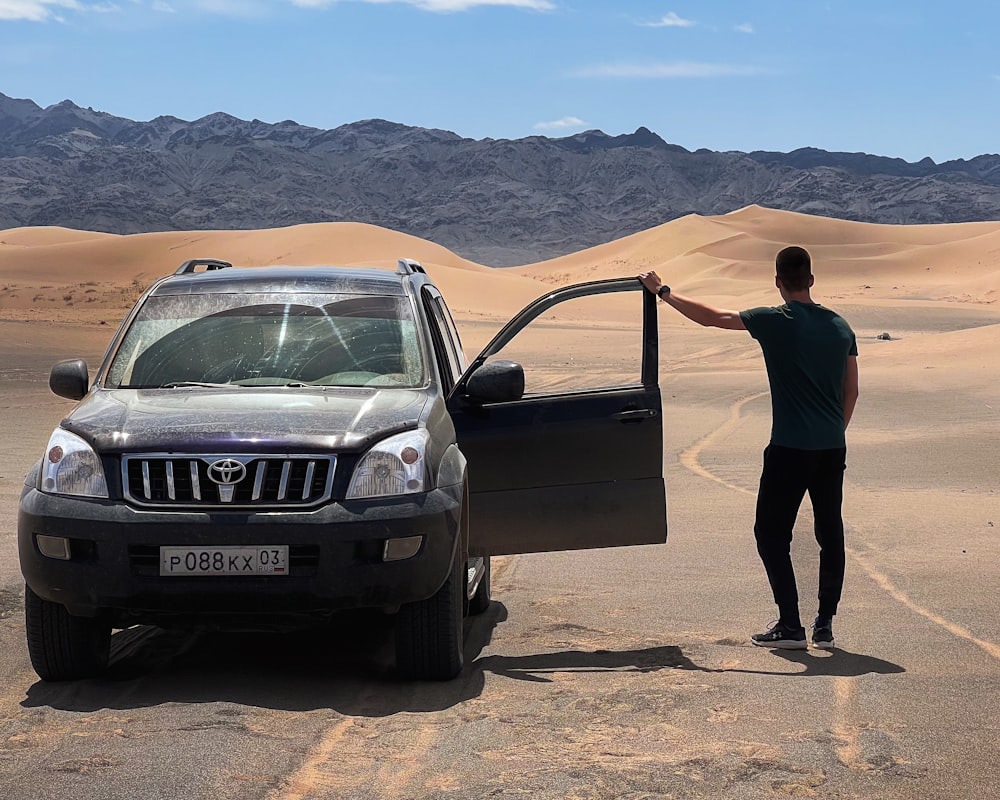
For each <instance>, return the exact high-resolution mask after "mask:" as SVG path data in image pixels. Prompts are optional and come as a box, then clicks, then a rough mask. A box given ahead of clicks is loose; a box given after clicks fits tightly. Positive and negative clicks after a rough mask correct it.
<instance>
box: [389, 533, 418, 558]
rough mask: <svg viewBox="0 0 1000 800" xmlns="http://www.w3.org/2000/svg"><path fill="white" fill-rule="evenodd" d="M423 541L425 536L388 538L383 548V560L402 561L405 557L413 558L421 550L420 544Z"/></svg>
mask: <svg viewBox="0 0 1000 800" xmlns="http://www.w3.org/2000/svg"><path fill="white" fill-rule="evenodd" d="M423 542H424V537H423V536H407V537H406V538H405V539H386V540H385V547H384V548H383V549H382V560H383V561H402V560H403V559H404V558H412V557H413V556H415V555H416V554H417V553H418V552H419V551H420V545H421V544H423Z"/></svg>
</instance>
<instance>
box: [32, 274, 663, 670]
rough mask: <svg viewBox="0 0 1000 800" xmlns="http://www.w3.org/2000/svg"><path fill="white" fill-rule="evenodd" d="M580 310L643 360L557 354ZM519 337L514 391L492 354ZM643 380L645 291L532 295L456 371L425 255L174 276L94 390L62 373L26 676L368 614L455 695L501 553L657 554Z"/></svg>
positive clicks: (647, 323)
mask: <svg viewBox="0 0 1000 800" xmlns="http://www.w3.org/2000/svg"><path fill="white" fill-rule="evenodd" d="M619 293H632V296H631V301H630V302H631V303H632V306H630V307H629V308H627V309H623V308H619V304H616V302H612V300H611V299H610V298H608V295H609V294H614V295H615V298H614V299H615V300H616V301H621V300H623V299H624V295H619ZM595 299H596V300H597V301H598V302H599V303H605V301H607V308H608V309H609V313H611V312H614V313H613V314H611V315H612V317H614V320H612V321H611V322H609V323H608V325H607V330H606V331H598V335H599V336H602V337H605V338H608V339H609V341H610V340H613V339H614V338H615V337H616V336H619V335H627V336H628V337H629V339H630V341H632V342H633V345H631V347H632V349H633V350H634V352H632V353H631V354H630V355H629V356H625V355H624V353H622V354H618V353H616V354H615V356H614V358H613V359H611V360H610V361H609V362H608V363H605V364H603V365H598V366H597V367H596V368H595V371H594V372H593V373H591V372H588V371H587V368H586V367H585V365H579V364H574V363H573V357H572V353H566V352H565V348H564V347H559V346H558V344H559V340H560V338H566V337H569V339H572V338H573V337H574V336H575V335H577V334H575V333H574V332H573V331H574V330H580V331H582V332H581V333H580V334H579V335H580V336H584V335H589V334H590V333H592V330H590V326H589V325H587V324H584V325H578V326H577V328H574V323H573V320H572V317H573V315H572V313H569V315H568V317H567V319H563V318H562V317H561V316H560V315H559V314H558V313H554V312H555V309H556V307H557V306H559V307H560V308H562V306H561V305H560V304H563V303H567V301H572V300H577V301H584V300H590V301H593V300H595ZM567 320H568V321H567ZM615 320H618V321H617V322H616V321H615ZM623 320H624V321H623ZM532 322H535V324H537V325H538V326H540V333H539V336H537V337H535V338H534V339H533V340H532V339H531V337H529V341H528V345H527V347H526V348H522V349H523V351H524V355H526V356H528V357H529V360H530V359H531V358H534V359H535V360H537V361H539V362H541V367H540V368H539V369H538V370H537V371H536V372H532V373H531V374H530V376H529V379H528V384H529V385H528V386H527V387H526V377H525V375H526V373H525V367H524V366H523V365H522V363H518V362H517V361H514V360H512V359H511V358H509V357H506V356H505V349H506V348H507V347H508V346H510V345H511V343H512V342H513V341H516V340H518V339H521V334H522V333H523V331H524V330H526V329H530V328H531V327H532V326H531V325H530V324H529V323H532ZM626 328H631V329H633V330H632V332H631V333H628V334H625V333H623V331H624V330H625V329H626ZM522 341H523V340H522ZM532 341H534V342H535V344H532V343H531V342H532ZM514 350H515V351H517V348H516V347H515V348H514ZM567 356H568V357H569V359H568V361H567ZM519 360H520V361H521V362H525V358H523V357H522V358H520V359H519ZM619 360H622V361H629V360H631V362H632V365H633V366H632V367H624V368H622V367H621V366H620V364H619V363H618V362H619ZM656 365H657V331H656V307H655V302H654V298H653V296H652V295H650V294H649V293H648V292H644V291H642V287H641V285H640V283H639V282H638V281H637V280H635V279H632V278H629V279H620V280H610V281H597V282H593V283H587V284H580V285H577V286H572V287H569V288H566V289H561V290H557V291H554V292H552V293H551V294H548V295H546V296H545V297H543V298H541V299H539V300H537V301H535V303H533V304H532V305H530V306H528V308H526V309H525V310H524V311H522V312H521V313H520V314H519V315H518V316H517V317H515V318H514V320H512V321H511V322H510V323H508V325H507V326H506V327H505V328H503V329H502V331H501V332H500V333H499V334H498V335H497V336H496V338H495V339H494V340H493V342H492V343H491V344H490V345H489V346H488V347H487V348H486V349H485V350H484V351H483V353H482V354H481V355H480V356H479V357H478V358H476V359H475V360H474V361H473V362H472V364H471V365H467V363H466V360H465V357H464V355H463V350H462V345H461V342H460V340H459V336H458V331H457V329H456V327H455V324H454V322H453V320H452V317H451V314H450V312H449V311H448V308H447V306H446V305H445V302H444V298H443V297H442V295H441V293H440V291H439V290H438V289H437V287H436V286H435V285H434V283H433V282H432V281H431V279H430V278H429V277H428V276H427V274H426V273H425V271H424V269H423V267H422V266H421V265H420V264H418V263H417V262H414V261H410V260H401V261H400V262H399V265H398V268H397V270H396V271H395V272H392V271H390V270H381V269H354V268H339V267H254V268H233V267H232V266H231V265H230V264H228V263H226V262H223V261H217V260H213V259H198V260H193V261H188V262H186V263H185V264H183V265H182V266H181V267H180V268H179V269H178V270H177V272H176V273H175V274H173V275H170V276H168V277H165V278H162V279H161V280H159V281H157V282H156V283H154V284H153V285H152V286H151V287H150V288H149V289H148V290H147V291H146V292H145V293H144V294H143V296H142V297H141V298H140V299H139V301H138V302H137V303H136V305H135V307H134V308H133V310H132V311H131V312H130V313H129V315H128V316H127V317H126V319H125V320H124V322H123V323H122V325H121V326H120V328H119V329H118V331H117V333H116V335H115V337H114V339H113V340H112V342H111V345H110V347H109V348H108V351H107V354H106V356H105V358H104V360H103V362H102V364H101V366H100V368H99V369H98V370H97V374H96V376H95V377H94V380H93V382H91V381H90V377H89V372H88V368H87V364H86V363H85V362H84V361H83V360H81V359H75V360H70V361H63V362H60V363H59V364H57V365H56V366H55V367H53V369H52V372H51V375H50V379H49V385H50V387H51V389H52V391H53V392H55V393H56V394H58V395H60V396H62V397H67V398H70V399H74V400H79V401H80V402H79V403H78V404H77V405H76V407H75V408H74V409H73V410H72V411H71V412H70V413H69V415H68V416H67V417H66V418H65V419H64V420H63V421H62V422H61V423H60V425H59V427H58V428H57V429H56V430H55V431H54V432H53V434H52V436H51V438H50V439H49V443H48V446H47V448H46V450H45V454H44V455H43V457H42V458H41V460H40V461H39V462H38V463H37V464H36V465H35V466H34V468H33V469H32V470H31V472H30V474H29V475H28V477H27V478H26V480H25V488H24V491H23V493H22V495H21V502H20V514H19V517H18V546H19V551H20V562H21V570H22V572H23V574H24V578H25V582H26V590H25V609H26V625H27V639H28V650H29V653H30V656H31V662H32V665H33V666H34V668H35V670H36V672H37V673H38V674H39V676H40V677H41V678H43V679H44V680H72V679H77V678H83V677H88V676H93V675H97V674H99V673H100V672H101V671H102V670H104V669H105V667H106V665H107V662H108V656H109V650H110V636H111V631H112V629H113V628H124V627H128V626H131V625H135V624H152V625H160V626H183V627H205V626H208V627H217V628H240V629H247V628H249V629H262V630H263V629H271V628H274V627H288V626H294V625H298V624H302V623H308V622H314V621H316V620H317V619H323V618H325V617H328V616H329V615H330V614H333V613H335V612H338V611H341V610H345V609H356V608H378V609H383V610H386V611H388V612H390V613H396V614H397V617H396V621H395V631H396V650H397V657H396V661H397V668H398V670H399V672H400V673H401V674H403V675H405V676H407V677H410V678H416V679H449V678H452V677H454V676H455V675H457V674H458V673H459V672H460V671H461V669H462V660H463V642H462V631H463V617H464V616H465V615H466V614H470V613H477V612H482V611H484V610H485V609H486V608H487V606H488V605H489V603H490V560H489V557H490V556H491V555H498V554H502V553H519V552H539V551H545V550H564V549H576V548H592V547H605V546H611V545H626V544H648V543H659V542H664V541H665V540H666V509H665V497H664V488H663V480H662V421H661V414H660V393H659V389H658V386H657V368H656ZM623 370H624V372H627V373H628V374H623ZM595 376H596V380H595ZM567 381H568V383H567ZM532 384H536V385H532ZM601 384H606V385H601Z"/></svg>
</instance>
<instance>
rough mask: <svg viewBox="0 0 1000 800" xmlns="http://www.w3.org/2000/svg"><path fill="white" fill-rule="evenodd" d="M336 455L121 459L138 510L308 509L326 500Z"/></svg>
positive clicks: (128, 492) (129, 493) (158, 455)
mask: <svg viewBox="0 0 1000 800" xmlns="http://www.w3.org/2000/svg"><path fill="white" fill-rule="evenodd" d="M336 463H337V459H336V456H307V455H289V456H270V455H269V456H256V455H255V456H247V455H200V456H175V455H170V454H162V453H156V454H144V455H126V456H122V486H123V487H124V492H125V499H126V500H129V501H130V502H132V503H135V504H136V505H140V506H169V507H179V506H188V507H191V506H193V507H197V508H220V507H221V508H248V507H249V508H256V507H268V508H279V507H280V508H289V507H301V508H309V507H312V506H318V505H320V504H321V503H325V502H326V501H327V500H329V499H330V496H331V493H332V487H333V472H334V467H335V466H336Z"/></svg>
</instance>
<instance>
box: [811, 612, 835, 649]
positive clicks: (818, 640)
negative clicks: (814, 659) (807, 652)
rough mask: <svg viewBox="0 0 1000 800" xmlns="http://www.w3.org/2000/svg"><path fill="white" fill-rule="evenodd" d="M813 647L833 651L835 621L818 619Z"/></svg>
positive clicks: (814, 629)
mask: <svg viewBox="0 0 1000 800" xmlns="http://www.w3.org/2000/svg"><path fill="white" fill-rule="evenodd" d="M812 640H813V647H818V648H819V649H820V650H833V620H832V619H830V617H816V622H814V623H813V635H812Z"/></svg>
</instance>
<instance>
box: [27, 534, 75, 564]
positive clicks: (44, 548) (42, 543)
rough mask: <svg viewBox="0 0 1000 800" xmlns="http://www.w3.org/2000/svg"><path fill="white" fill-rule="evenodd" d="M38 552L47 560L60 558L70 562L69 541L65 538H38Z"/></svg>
mask: <svg viewBox="0 0 1000 800" xmlns="http://www.w3.org/2000/svg"><path fill="white" fill-rule="evenodd" d="M35 541H36V542H37V543H38V552H39V553H41V554H42V555H43V556H45V557H46V558H58V559H59V560H60V561H69V557H70V556H69V539H67V538H66V537H65V536H41V535H39V536H36V537H35Z"/></svg>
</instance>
